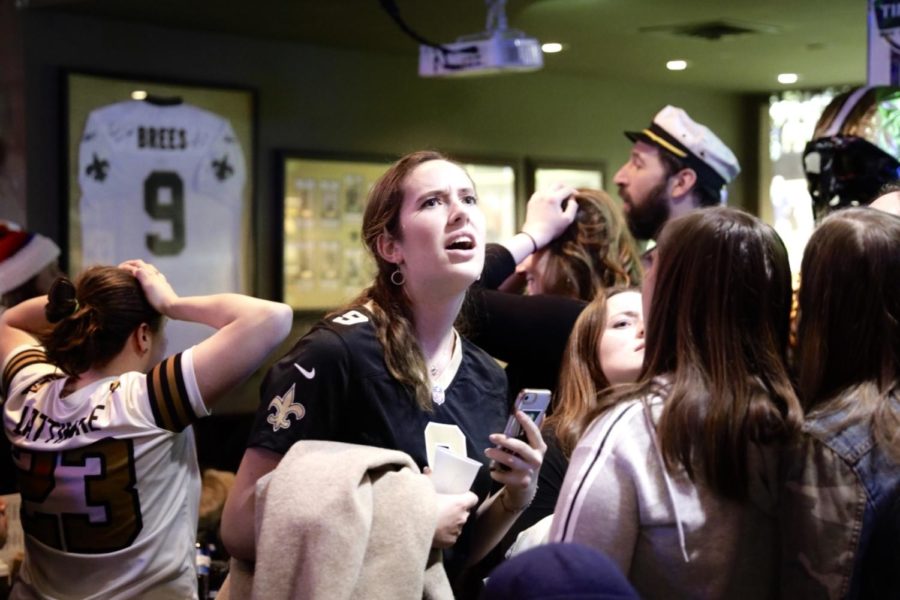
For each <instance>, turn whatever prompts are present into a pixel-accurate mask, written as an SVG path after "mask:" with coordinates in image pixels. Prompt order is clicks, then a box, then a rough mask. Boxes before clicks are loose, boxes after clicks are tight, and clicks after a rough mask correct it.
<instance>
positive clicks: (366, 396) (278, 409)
mask: <svg viewBox="0 0 900 600" xmlns="http://www.w3.org/2000/svg"><path fill="white" fill-rule="evenodd" d="M551 204H552V203H551ZM551 208H552V207H551ZM555 210H556V212H557V213H559V215H561V214H562V211H560V209H559V204H558V203H557V204H556V206H555ZM570 212H571V211H570ZM567 218H569V219H570V216H569V217H567ZM557 220H559V219H557ZM563 225H564V224H563ZM529 227H530V226H529ZM553 227H557V226H555V225H554V226H551V227H548V228H546V229H542V228H541V226H535V227H534V228H531V229H530V230H529V233H528V234H526V235H519V236H517V237H518V238H519V239H517V240H515V241H514V242H513V246H514V247H527V249H530V246H531V241H530V238H531V237H537V238H539V239H541V240H542V241H543V242H546V241H548V240H549V239H551V238H552V237H553V234H554V231H552V230H551V229H552V228H553ZM558 228H559V227H557V229H558ZM362 234H363V240H364V242H365V244H366V246H367V248H368V249H369V251H370V252H371V254H372V256H373V257H374V259H375V262H376V265H377V274H376V277H375V281H374V282H373V284H372V285H371V286H370V287H369V288H368V289H366V290H365V291H364V292H363V293H362V294H361V295H360V296H359V297H358V298H357V299H356V300H355V301H353V302H352V303H351V304H350V305H349V306H347V307H345V308H344V309H342V310H340V311H338V312H336V313H333V314H331V315H329V316H327V317H326V318H325V319H324V320H323V321H321V322H320V323H319V324H317V325H316V326H314V327H313V329H312V330H311V331H310V332H309V333H308V334H307V335H305V336H304V337H303V338H301V339H300V340H299V342H298V343H297V345H296V346H295V347H294V348H293V349H292V350H291V351H290V352H289V353H288V354H287V356H285V357H284V358H283V359H282V360H281V361H279V363H277V364H276V365H275V366H273V368H272V369H271V371H270V372H269V374H268V375H267V377H266V380H265V382H264V383H263V387H262V398H261V403H260V409H259V412H258V413H257V422H256V425H255V427H254V431H253V433H252V435H251V439H250V441H249V447H248V449H247V451H246V453H245V455H244V459H243V461H242V463H241V466H240V469H239V471H238V474H237V480H236V483H235V487H234V490H233V491H232V493H231V495H230V496H229V499H228V502H227V504H226V507H225V512H224V516H223V528H222V533H223V540H224V542H225V544H226V546H227V548H228V550H229V551H230V552H231V553H232V554H233V555H234V556H236V557H238V558H242V559H245V560H252V559H253V558H254V555H255V547H254V531H253V523H254V519H253V518H252V515H253V514H254V511H255V506H254V505H255V499H254V489H255V487H254V484H255V483H256V481H257V480H258V479H259V478H260V477H261V476H262V475H264V474H266V473H268V472H270V471H272V470H273V469H274V468H275V467H276V466H277V465H278V463H279V462H280V460H281V458H282V456H283V455H284V454H285V453H286V452H287V450H288V449H289V448H290V447H291V445H293V444H294V442H296V441H299V440H303V439H319V440H331V441H339V442H349V443H355V444H363V445H369V446H378V447H382V448H389V449H398V450H402V451H404V452H406V453H407V454H409V455H410V456H411V457H412V458H413V459H414V460H415V462H416V463H417V464H418V465H419V467H421V468H424V467H426V466H427V465H428V464H429V460H428V456H429V453H430V452H431V451H433V447H434V445H435V443H437V439H438V438H439V437H440V438H441V439H444V440H446V439H459V440H461V444H462V447H463V449H464V451H465V452H466V454H467V455H468V456H469V457H470V458H474V459H477V460H480V461H482V462H483V463H484V468H482V469H481V471H480V474H479V476H478V477H477V478H476V481H475V484H474V487H473V491H474V492H475V493H472V492H467V493H463V494H456V495H440V494H439V495H438V497H439V506H438V514H439V517H438V523H437V527H436V529H435V532H434V538H433V545H434V546H435V547H445V548H446V547H450V546H453V548H452V551H451V552H450V553H449V554H448V553H445V565H447V567H448V572H450V574H451V576H452V574H453V573H452V572H453V571H454V570H458V569H459V568H461V567H462V566H463V565H464V564H465V563H466V562H467V561H471V560H473V559H477V558H479V557H480V556H482V555H483V554H484V553H485V552H486V551H487V550H488V549H490V547H492V546H493V545H494V543H496V541H497V540H498V539H499V538H500V537H501V536H502V535H503V533H504V532H505V531H506V529H507V528H508V527H509V525H510V524H511V523H512V521H513V520H514V519H515V517H516V516H517V514H518V513H519V512H520V511H521V510H522V509H523V508H524V507H525V506H527V505H528V503H529V502H530V501H531V498H532V497H533V495H534V492H535V482H536V478H535V473H536V471H537V469H538V468H539V467H540V464H541V460H542V456H543V452H544V443H543V440H542V439H541V437H540V433H539V431H538V430H537V428H536V427H535V426H534V425H533V423H531V422H530V421H529V420H528V419H527V418H526V417H525V416H524V415H522V414H521V413H520V414H518V415H517V416H518V417H519V420H520V421H521V422H522V424H523V427H524V428H525V430H526V432H527V436H528V443H526V442H523V441H520V440H516V439H508V438H506V437H505V436H503V435H501V434H499V433H498V432H500V431H502V429H503V427H504V423H505V421H506V417H507V413H508V409H507V407H506V380H505V377H504V375H503V372H502V370H501V369H500V367H499V366H498V365H497V364H496V362H494V361H493V359H491V358H490V357H489V356H488V355H487V354H486V353H484V352H483V351H482V350H480V349H478V348H477V347H476V346H474V345H473V344H471V343H470V342H469V341H468V340H466V339H465V338H463V337H461V336H460V335H459V334H458V333H457V332H456V330H455V329H454V322H455V321H456V320H457V316H458V315H459V312H460V309H461V307H462V304H463V300H464V298H465V296H466V292H467V290H468V288H469V286H471V285H472V284H473V283H474V282H475V281H476V280H477V279H478V278H479V277H480V276H481V274H482V269H483V266H484V253H485V239H484V217H483V215H482V213H481V209H480V208H479V206H478V200H477V197H476V194H475V189H474V185H473V183H472V181H471V179H470V178H469V176H468V175H467V174H466V172H465V171H464V170H463V169H462V168H461V167H460V166H459V165H457V164H456V163H453V162H451V161H448V160H447V159H446V158H445V157H444V156H442V155H441V154H439V153H436V152H416V153H413V154H410V155H407V156H405V157H404V158H402V159H401V160H400V161H398V162H397V163H396V164H394V165H393V166H392V167H391V168H390V169H389V170H388V171H387V172H386V173H385V174H384V175H383V176H382V177H381V178H380V180H379V181H378V182H377V183H376V184H375V186H374V187H373V189H372V191H371V192H370V195H369V199H368V204H367V206H366V212H365V215H364V218H363V230H362ZM520 250H521V248H519V250H516V249H514V250H513V254H515V253H516V252H519V254H520V255H524V254H525V253H527V250H525V251H524V252H521V251H520ZM520 257H521V256H520ZM437 431H440V432H441V433H440V435H438V434H437V433H436V432H437ZM442 436H443V437H442ZM495 444H496V445H499V446H502V447H503V448H504V449H505V450H508V452H507V451H504V450H500V449H496V448H495V447H494V446H495ZM490 459H493V460H496V461H498V462H500V463H502V464H504V465H506V466H508V467H509V470H508V471H501V470H497V471H493V472H489V469H488V468H487V463H488V462H489V460H490ZM491 478H493V480H495V481H496V482H498V483H499V484H502V485H503V487H502V488H501V489H500V491H499V492H498V493H496V494H494V495H489V494H490V489H491ZM476 504H479V506H478V508H477V511H476V517H474V518H473V519H469V511H470V510H471V509H473V508H474V507H475V505H476ZM464 525H465V527H464ZM461 534H462V537H463V538H464V541H463V540H460V539H458V538H460V535H461Z"/></svg>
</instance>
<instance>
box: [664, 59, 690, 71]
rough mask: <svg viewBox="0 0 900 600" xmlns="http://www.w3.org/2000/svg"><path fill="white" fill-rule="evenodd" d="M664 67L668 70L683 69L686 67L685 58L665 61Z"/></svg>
mask: <svg viewBox="0 0 900 600" xmlns="http://www.w3.org/2000/svg"><path fill="white" fill-rule="evenodd" d="M666 68H667V69H668V70H670V71H684V70H685V69H687V61H686V60H670V61H669V62H667V63H666Z"/></svg>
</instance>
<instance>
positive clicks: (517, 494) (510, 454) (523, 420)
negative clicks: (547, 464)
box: [484, 410, 547, 506]
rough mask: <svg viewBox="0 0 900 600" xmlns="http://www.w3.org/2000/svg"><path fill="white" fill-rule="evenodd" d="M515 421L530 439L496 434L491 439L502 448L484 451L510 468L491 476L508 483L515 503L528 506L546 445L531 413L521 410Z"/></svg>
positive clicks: (532, 495)
mask: <svg viewBox="0 0 900 600" xmlns="http://www.w3.org/2000/svg"><path fill="white" fill-rule="evenodd" d="M516 420H517V421H519V424H520V425H521V426H522V429H523V430H524V431H525V435H526V438H527V439H528V442H527V443H526V442H523V441H522V440H518V439H515V438H511V437H507V436H505V435H503V434H502V433H494V434H491V438H490V439H491V441H492V442H494V443H495V444H497V446H499V447H497V448H487V449H486V450H485V451H484V454H485V455H486V456H487V457H488V458H490V459H492V460H494V461H496V462H498V463H500V464H502V465H505V466H506V467H508V470H499V469H498V470H492V471H491V477H492V478H493V479H494V481H497V482H498V483H502V484H504V485H505V486H506V493H507V495H508V497H509V498H510V500H511V501H512V503H513V506H525V505H527V504H528V503H530V502H531V499H532V498H533V497H534V493H535V491H537V480H538V477H537V475H538V471H540V469H541V464H542V463H543V462H544V453H545V452H546V451H547V444H546V443H544V438H543V437H542V436H541V430H540V429H538V426H537V425H535V423H534V421H532V420H531V419H530V418H529V417H528V415H526V414H525V413H524V412H522V411H521V410H518V411H516Z"/></svg>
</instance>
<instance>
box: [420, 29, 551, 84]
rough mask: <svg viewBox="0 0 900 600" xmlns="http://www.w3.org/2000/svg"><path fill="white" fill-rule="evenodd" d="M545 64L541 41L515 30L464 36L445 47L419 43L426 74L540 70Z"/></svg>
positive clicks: (483, 73)
mask: <svg viewBox="0 0 900 600" xmlns="http://www.w3.org/2000/svg"><path fill="white" fill-rule="evenodd" d="M543 65H544V56H543V53H542V52H541V44H540V42H538V41H537V40H536V39H534V38H530V37H526V36H525V35H524V34H523V33H521V32H519V31H515V30H511V29H507V30H503V31H491V32H484V33H480V34H475V35H470V36H463V37H461V38H459V39H458V40H456V42H453V43H451V44H444V45H443V46H425V45H422V46H419V75H421V76H422V77H465V76H472V75H489V74H492V73H501V72H509V71H518V72H522V71H536V70H537V69H540V68H541V67H542V66H543Z"/></svg>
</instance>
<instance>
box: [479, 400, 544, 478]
mask: <svg viewBox="0 0 900 600" xmlns="http://www.w3.org/2000/svg"><path fill="white" fill-rule="evenodd" d="M550 396H551V394H550V390H544V389H532V388H525V389H523V390H522V391H521V392H519V395H518V396H516V402H515V405H514V406H513V412H512V414H510V415H509V419H507V421H506V428H504V430H503V435H505V436H506V437H511V438H518V439H520V440H523V441H528V440H527V438H526V435H525V431H524V430H523V429H522V426H521V425H520V424H519V420H518V419H516V411H520V410H521V411H522V412H523V413H525V414H526V415H528V417H529V418H530V419H531V420H532V421H534V423H535V425H537V426H538V427H540V426H541V423H543V421H544V415H545V414H546V413H547V409H548V408H549V407H550ZM491 469H492V470H493V469H500V470H502V471H508V470H509V467H507V466H506V465H502V464H499V463H497V462H496V461H491Z"/></svg>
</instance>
